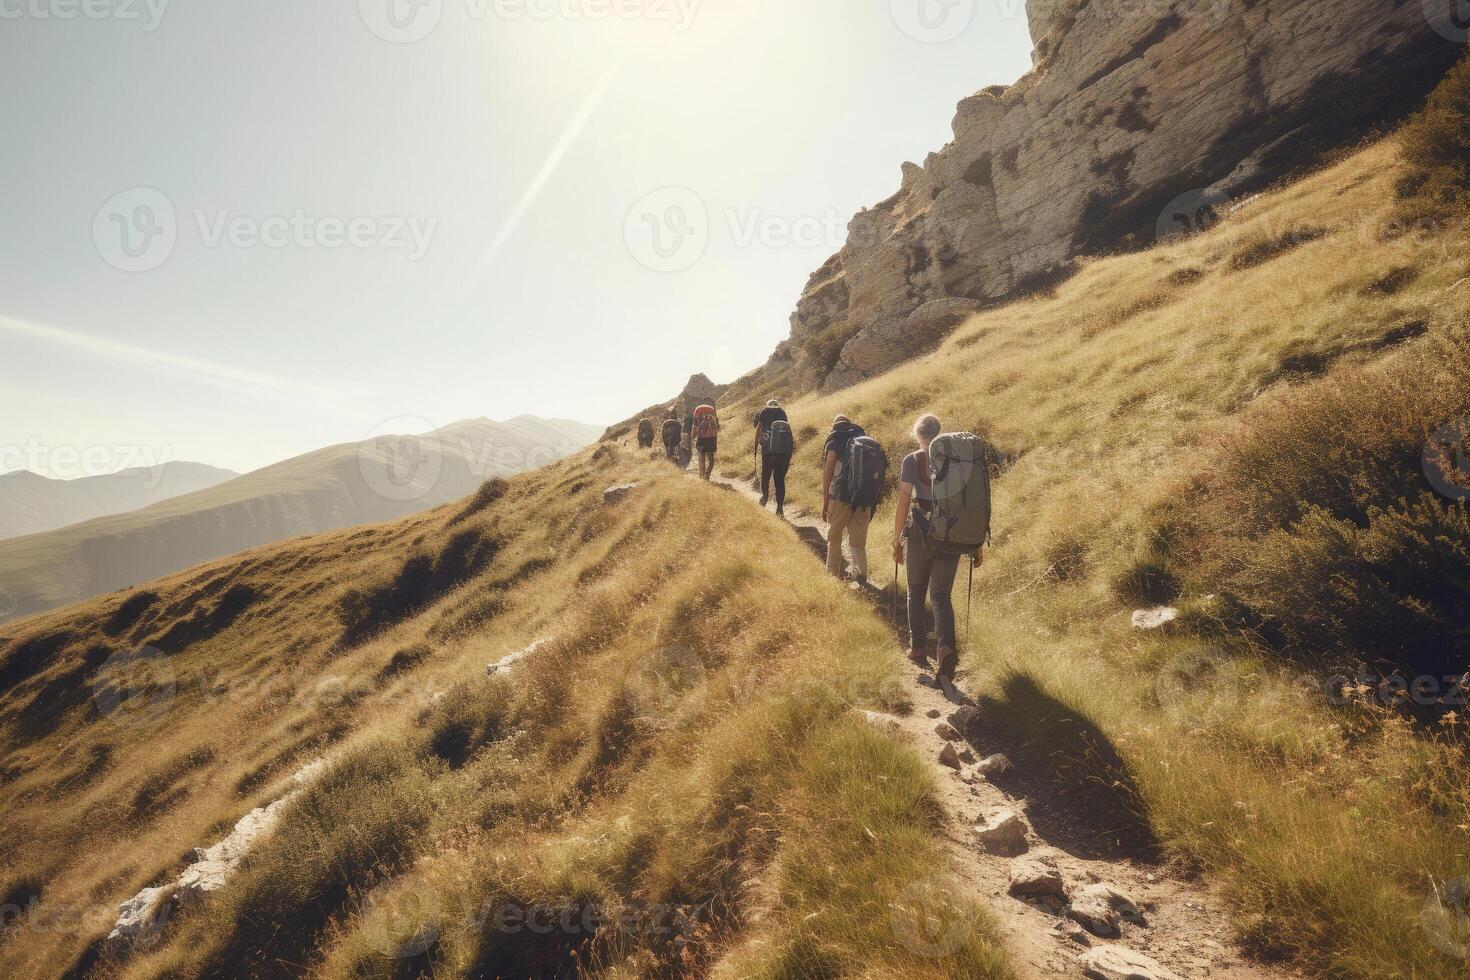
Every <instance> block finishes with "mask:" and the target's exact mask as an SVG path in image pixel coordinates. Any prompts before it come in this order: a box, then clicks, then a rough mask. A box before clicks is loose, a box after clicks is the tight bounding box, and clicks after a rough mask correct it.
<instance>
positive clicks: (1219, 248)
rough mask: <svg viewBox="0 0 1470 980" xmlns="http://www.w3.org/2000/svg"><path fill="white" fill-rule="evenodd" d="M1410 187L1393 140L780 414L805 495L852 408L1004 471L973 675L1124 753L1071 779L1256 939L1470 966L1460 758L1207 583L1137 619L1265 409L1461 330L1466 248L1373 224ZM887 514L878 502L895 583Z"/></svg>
mask: <svg viewBox="0 0 1470 980" xmlns="http://www.w3.org/2000/svg"><path fill="white" fill-rule="evenodd" d="M1401 176H1402V164H1401V163H1400V161H1399V156H1398V149H1397V146H1396V145H1395V144H1394V143H1393V142H1392V141H1385V142H1383V143H1380V144H1377V145H1374V146H1370V147H1367V148H1365V149H1364V150H1362V151H1360V152H1358V153H1357V154H1355V155H1353V156H1352V157H1350V158H1348V159H1347V160H1345V161H1344V162H1342V163H1340V164H1338V165H1336V166H1333V167H1331V168H1329V169H1326V170H1323V171H1321V172H1319V173H1316V174H1313V175H1311V176H1309V177H1307V178H1306V179H1304V180H1302V181H1300V182H1298V183H1296V184H1293V185H1291V186H1288V187H1285V188H1284V189H1281V190H1278V191H1275V192H1273V193H1269V194H1266V195H1263V196H1261V197H1259V198H1257V199H1254V200H1252V201H1250V202H1248V203H1246V204H1245V205H1244V206H1242V207H1240V208H1239V209H1238V210H1237V211H1236V212H1235V213H1234V214H1232V215H1230V216H1228V217H1227V218H1226V220H1224V221H1223V222H1222V223H1221V224H1220V225H1218V226H1216V227H1215V228H1213V229H1211V230H1209V231H1208V232H1206V233H1203V234H1200V235H1198V236H1195V237H1193V238H1190V239H1186V240H1183V241H1177V242H1174V243H1171V244H1167V245H1164V246H1161V247H1158V248H1155V249H1153V250H1150V251H1147V252H1143V253H1139V254H1134V255H1128V256H1120V257H1112V258H1106V259H1099V260H1094V261H1087V262H1084V263H1082V265H1081V268H1080V271H1079V272H1078V274H1077V275H1075V276H1074V277H1073V278H1071V279H1069V280H1068V281H1066V282H1064V283H1062V284H1061V285H1060V286H1058V287H1057V288H1056V289H1055V291H1054V292H1053V293H1052V294H1050V295H1045V296H1040V297H1037V298H1034V299H1030V300H1027V301H1024V302H1019V303H1014V304H1010V305H1007V306H1004V307H1001V308H999V309H996V310H993V311H989V312H986V313H983V314H980V315H978V316H976V317H974V318H973V319H972V320H971V321H970V322H969V323H968V324H966V325H964V326H962V327H961V328H959V329H958V330H957V331H956V332H955V333H954V334H953V335H952V336H951V337H950V338H949V339H948V340H947V341H946V343H945V344H944V345H943V346H942V347H941V348H940V349H939V350H938V351H936V352H935V353H933V354H931V355H928V356H925V357H922V358H920V359H917V360H916V361H914V362H911V363H909V364H907V365H904V366H903V367H901V368H898V369H896V370H894V371H892V372H890V373H888V374H886V375H883V376H882V377H879V378H875V379H872V380H870V381H867V382H865V383H863V384H859V385H857V386H855V387H852V388H850V389H847V390H844V391H841V392H837V393H834V394H831V395H827V396H824V397H814V396H806V397H801V398H798V399H796V400H794V401H788V403H787V408H788V411H789V413H790V415H791V417H792V422H793V427H794V428H795V429H796V431H797V432H798V433H799V434H802V436H803V437H804V438H803V441H802V444H801V445H799V446H798V455H797V458H796V460H795V462H794V464H793V467H792V472H791V481H790V482H791V485H792V496H793V497H794V498H795V499H796V500H797V502H798V503H799V504H804V505H806V506H809V507H813V508H815V507H816V506H818V505H819V488H818V481H819V477H820V456H821V435H822V434H824V433H825V432H826V431H827V428H828V425H829V423H830V420H831V418H832V417H833V415H834V414H836V413H838V412H842V413H845V414H847V415H849V416H851V417H852V418H853V419H854V420H855V421H857V422H859V423H860V424H862V425H864V426H865V427H866V428H867V430H868V432H869V434H871V435H873V436H875V437H876V438H878V439H879V440H880V441H882V442H883V443H884V444H885V446H887V447H888V449H889V452H890V455H891V457H892V459H893V461H894V464H895V466H896V463H897V460H898V459H899V458H900V456H901V454H903V453H906V452H909V451H910V450H911V449H912V448H914V446H913V441H912V438H911V437H910V436H909V435H908V430H909V428H910V426H911V425H912V424H913V422H914V420H915V418H916V417H917V415H918V414H919V413H921V412H926V411H932V412H934V413H935V414H937V415H938V416H939V417H940V418H941V419H942V420H943V421H944V422H945V424H946V427H947V428H949V429H952V430H958V429H970V430H972V431H978V432H983V433H985V434H987V435H988V436H989V437H990V438H991V440H992V441H993V442H994V444H995V445H996V446H997V447H998V449H999V450H1000V451H1001V453H1002V454H1003V456H1004V457H1005V458H1006V459H1007V461H1008V462H1009V461H1011V460H1014V461H1013V462H1009V465H1008V467H1007V468H1006V470H1005V472H1004V475H1003V476H1002V477H1001V478H1000V479H999V480H998V481H997V483H996V485H995V488H996V491H995V492H996V495H997V496H996V525H995V530H994V542H993V547H992V548H991V549H990V551H989V554H988V561H987V564H986V566H985V567H984V569H983V570H982V572H981V573H980V574H979V577H978V578H977V581H976V588H977V594H976V613H975V629H974V637H973V644H972V648H971V651H970V653H969V654H968V656H967V657H966V658H965V660H964V664H965V666H966V667H967V668H968V670H969V674H968V677H967V678H965V677H963V676H962V686H965V687H967V689H968V690H970V691H971V692H972V693H973V694H975V695H977V696H978V697H981V698H983V699H987V706H988V709H989V710H990V711H992V712H995V713H998V714H999V716H1000V717H1002V718H1009V719H1013V720H1014V722H1015V726H1014V727H1016V728H1018V729H1023V728H1027V726H1028V724H1029V720H1030V719H1033V718H1034V717H1036V716H1037V713H1038V712H1043V713H1044V716H1045V717H1056V718H1062V717H1067V718H1071V719H1074V720H1075V719H1077V718H1081V719H1086V720H1088V721H1089V722H1090V724H1092V725H1095V726H1096V728H1097V730H1098V731H1099V732H1100V733H1101V736H1102V737H1103V738H1105V739H1106V740H1107V741H1108V742H1109V743H1110V744H1109V746H1108V751H1107V752H1104V753H1101V757H1109V756H1110V755H1111V753H1112V751H1113V750H1116V755H1117V759H1118V760H1119V761H1118V762H1116V763H1114V764H1115V765H1116V766H1118V767H1119V768H1121V769H1122V770H1124V771H1122V772H1107V771H1102V767H1101V765H1100V764H1094V765H1093V766H1092V767H1091V770H1090V771H1089V770H1088V767H1087V766H1083V767H1082V769H1081V771H1079V772H1076V773H1068V772H1063V771H1061V770H1058V772H1057V774H1056V779H1057V780H1058V781H1059V782H1065V781H1067V780H1088V779H1095V780H1101V781H1102V782H1103V783H1107V782H1110V781H1112V780H1113V779H1114V778H1116V777H1126V778H1125V779H1124V783H1125V784H1128V785H1136V787H1137V792H1136V796H1135V798H1134V800H1133V808H1134V809H1135V810H1136V811H1137V812H1138V814H1139V815H1140V819H1142V820H1143V821H1145V822H1146V824H1147V827H1148V829H1149V830H1151V831H1152V832H1153V833H1154V834H1155V835H1156V836H1157V838H1158V839H1159V840H1160V841H1161V843H1162V845H1163V847H1164V849H1165V851H1166V852H1167V853H1169V854H1171V855H1172V856H1173V857H1174V858H1176V859H1178V860H1181V861H1184V862H1186V863H1188V864H1189V865H1192V866H1194V867H1198V868H1200V869H1202V870H1203V871H1205V872H1206V873H1207V875H1208V876H1209V878H1210V879H1211V880H1212V881H1213V882H1214V883H1216V884H1217V885H1218V886H1219V887H1221V888H1223V889H1225V890H1226V891H1227V892H1228V893H1229V895H1230V896H1231V898H1232V899H1233V900H1234V903H1235V907H1236V910H1237V915H1236V921H1235V927H1236V929H1237V931H1238V933H1239V934H1240V936H1241V937H1242V938H1243V940H1244V941H1245V943H1246V945H1247V948H1248V949H1250V950H1252V951H1254V952H1256V953H1258V954H1260V955H1263V956H1282V957H1288V958H1291V959H1294V960H1295V961H1297V962H1299V963H1301V964H1302V965H1304V966H1306V967H1308V968H1310V969H1311V970H1313V971H1314V972H1320V973H1323V974H1326V975H1332V976H1340V977H1364V978H1366V977H1400V976H1421V977H1430V976H1460V975H1463V971H1464V968H1465V964H1464V962H1463V961H1462V960H1459V959H1457V958H1455V957H1451V956H1448V955H1446V954H1444V953H1442V952H1441V951H1440V950H1439V949H1438V948H1437V947H1436V946H1435V945H1434V943H1433V942H1432V937H1431V935H1430V934H1429V933H1428V932H1426V931H1425V930H1424V929H1423V928H1421V922H1420V913H1421V910H1422V908H1423V906H1424V903H1425V901H1426V899H1427V898H1428V896H1429V895H1430V894H1431V890H1432V888H1433V886H1434V884H1435V883H1436V882H1441V881H1444V880H1446V879H1453V878H1455V877H1457V876H1461V875H1466V874H1470V834H1467V829H1470V795H1467V792H1466V790H1465V786H1464V783H1463V778H1462V776H1461V774H1462V773H1463V771H1464V768H1463V767H1464V765H1465V763H1466V759H1465V757H1464V754H1463V753H1462V751H1461V750H1460V748H1458V747H1457V745H1455V744H1453V743H1452V742H1450V741H1448V740H1445V739H1435V738H1429V737H1424V736H1423V735H1422V734H1416V733H1414V732H1412V731H1411V730H1409V729H1408V728H1407V727H1406V726H1405V725H1404V724H1403V722H1402V720H1401V719H1397V718H1394V717H1389V718H1382V717H1379V718H1368V717H1366V716H1364V715H1363V714H1361V713H1358V712H1347V711H1344V710H1341V709H1339V708H1337V707H1335V706H1334V705H1333V704H1332V703H1331V701H1330V699H1329V698H1328V697H1327V696H1326V695H1325V694H1324V693H1323V691H1322V690H1321V688H1320V686H1319V684H1320V678H1315V679H1314V678H1312V677H1311V676H1310V675H1308V676H1307V677H1302V676H1301V675H1299V674H1297V673H1296V672H1294V670H1292V669H1291V668H1288V667H1287V666H1284V665H1283V662H1282V661H1281V660H1279V659H1277V658H1275V657H1273V656H1271V655H1270V654H1268V653H1266V652H1264V651H1263V650H1262V649H1261V648H1260V647H1259V646H1258V645H1256V644H1254V643H1248V642H1244V639H1243V638H1241V637H1236V636H1232V635H1230V634H1229V632H1228V631H1226V630H1222V629H1221V627H1220V625H1219V624H1218V623H1215V622H1212V619H1211V617H1212V616H1213V615H1214V613H1213V611H1212V608H1211V605H1210V603H1208V602H1202V601H1200V599H1199V598H1198V597H1191V596H1185V597H1184V601H1185V607H1186V612H1187V617H1186V620H1187V621H1186V624H1185V627H1184V628H1183V629H1179V630H1176V631H1175V632H1174V633H1173V634H1171V635H1169V636H1163V637H1155V636H1146V635H1141V634H1138V633H1135V632H1134V631H1133V630H1132V629H1131V627H1130V625H1129V619H1128V614H1129V612H1130V611H1131V609H1133V608H1135V605H1136V604H1144V603H1147V602H1151V601H1158V600H1163V599H1170V598H1173V597H1174V595H1175V594H1176V593H1177V589H1178V587H1179V586H1178V582H1177V578H1178V575H1179V573H1180V569H1179V568H1177V567H1172V565H1171V562H1172V558H1171V553H1170V549H1171V547H1172V546H1173V542H1171V541H1170V540H1169V539H1168V535H1167V530H1168V529H1167V526H1166V524H1165V522H1164V520H1163V515H1164V514H1165V512H1167V511H1168V510H1169V509H1170V508H1172V507H1177V505H1178V504H1179V503H1180V501H1179V494H1180V491H1181V488H1182V487H1187V486H1188V485H1189V484H1190V482H1191V480H1192V478H1193V477H1195V476H1197V475H1199V474H1200V473H1201V472H1202V470H1203V469H1204V468H1205V467H1207V466H1209V465H1211V464H1212V462H1213V453H1214V452H1215V446H1216V442H1217V439H1218V438H1219V437H1220V435H1221V434H1222V433H1224V432H1227V431H1228V430H1229V429H1230V427H1231V426H1233V425H1235V424H1237V420H1238V419H1239V418H1240V415H1241V413H1242V411H1243V410H1244V409H1245V408H1246V407H1247V406H1250V405H1252V404H1253V403H1255V402H1256V401H1257V400H1259V399H1260V398H1261V397H1262V396H1263V395H1264V394H1267V393H1272V394H1273V395H1274V393H1276V392H1280V391H1284V390H1286V389H1287V388H1288V386H1300V385H1304V384H1311V383H1313V381H1314V379H1315V378H1316V377H1318V376H1319V375H1321V374H1323V373H1326V372H1329V371H1331V370H1333V369H1334V368H1335V367H1347V366H1351V365H1355V364H1374V363H1380V362H1383V361H1385V359H1392V358H1394V357H1395V356H1397V352H1400V351H1403V350H1406V349H1408V346H1406V345H1423V344H1424V343H1427V342H1430V340H1432V338H1435V337H1440V336H1444V335H1445V334H1446V333H1447V332H1448V331H1450V330H1451V329H1452V328H1454V327H1456V326H1457V325H1459V324H1462V323H1465V322H1467V321H1470V285H1467V284H1463V283H1462V282H1461V281H1462V280H1463V279H1465V277H1466V276H1467V275H1470V253H1467V252H1466V251H1465V250H1464V249H1463V247H1462V245H1463V243H1462V241H1461V240H1460V239H1458V238H1457V237H1456V236H1455V235H1453V234H1448V233H1447V234H1429V235H1420V234H1411V235H1387V234H1384V231H1385V229H1386V228H1390V227H1392V225H1393V222H1394V220H1395V216H1394V209H1395V206H1396V204H1395V193H1394V190H1395V186H1396V184H1397V182H1398V181H1399V179H1400V178H1401ZM1457 284H1458V285H1457ZM1421 334H1427V335H1428V337H1427V338H1425V339H1422V340H1421V339H1415V338H1417V337H1419V335H1421ZM778 394H779V392H778ZM754 408H755V406H754V405H753V404H751V405H746V404H740V405H730V406H726V408H725V412H726V414H727V416H729V417H731V418H738V417H740V416H743V415H746V414H748V413H753V412H754ZM1420 421H1421V422H1422V420H1420ZM1444 421H1448V420H1444ZM732 427H733V426H732V425H730V424H727V430H728V429H729V428H732ZM725 443H726V444H725V446H724V448H723V452H722V456H721V460H720V466H721V471H722V472H723V473H725V474H726V475H728V476H732V477H744V476H749V475H750V472H751V462H750V456H749V444H748V443H744V442H743V440H739V439H735V438H732V437H730V436H727V437H726V440H725ZM1413 475H1414V474H1413V473H1412V472H1411V473H1409V474H1408V475H1407V476H1408V478H1412V477H1413ZM1426 488H1427V485H1426ZM891 526H892V512H891V509H888V508H884V509H883V510H880V513H879V515H878V517H877V519H876V520H875V521H874V524H873V527H874V532H873V533H872V534H871V535H870V539H869V552H870V555H869V557H870V561H871V563H872V567H873V569H874V570H875V573H876V574H875V577H876V578H877V579H879V580H880V582H881V581H885V580H886V579H887V578H888V576H889V575H890V574H891V572H892V565H891V563H889V562H888V561H887V557H888V551H889V545H890V536H889V528H891ZM1063 572H1065V574H1062V573H1063ZM961 579H962V580H963V576H961ZM958 588H959V597H960V600H961V601H963V588H964V585H963V581H961V583H960V585H959V587H958ZM1018 678H1019V679H1020V681H1021V683H1018V682H1017V679H1018ZM1017 691H1025V692H1030V693H1027V694H1026V695H1025V696H1019V695H1017V694H1016V692H1017ZM1033 736H1034V744H1032V745H1031V746H1030V747H1029V750H1028V751H1029V753H1030V754H1031V755H1032V757H1033V758H1034V759H1035V760H1036V761H1037V764H1039V765H1043V766H1046V765H1049V763H1048V759H1049V758H1050V753H1052V752H1062V753H1069V752H1076V751H1077V747H1076V746H1075V745H1072V744H1070V742H1069V739H1070V728H1069V727H1068V726H1067V725H1056V726H1053V727H1052V728H1051V729H1045V730H1036V731H1033ZM1013 737H1015V736H1013ZM996 738H997V742H996V745H997V747H1005V746H1006V742H1005V739H1006V735H1005V733H1004V732H1003V731H1002V732H1000V733H998V734H997V736H996ZM1017 741H1018V742H1019V741H1020V739H1019V737H1017ZM1018 749H1026V747H1025V746H1018ZM1057 788H1058V790H1059V793H1060V795H1061V796H1065V793H1064V792H1061V791H1065V790H1067V789H1068V788H1069V787H1067V786H1058V787H1057ZM1077 817H1078V819H1081V820H1084V821H1085V820H1086V819H1087V815H1086V814H1085V813H1081V814H1077Z"/></svg>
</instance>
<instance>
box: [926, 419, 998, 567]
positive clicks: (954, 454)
mask: <svg viewBox="0 0 1470 980" xmlns="http://www.w3.org/2000/svg"><path fill="white" fill-rule="evenodd" d="M929 479H930V481H931V482H932V483H933V485H934V511H933V513H932V514H931V515H930V521H931V522H932V524H933V526H934V542H935V544H936V545H938V546H939V549H940V550H941V551H943V552H946V553H948V554H960V555H963V554H969V553H970V552H972V551H974V550H975V549H976V548H978V547H980V546H981V545H983V544H985V542H986V540H987V539H988V538H989V537H990V468H989V467H988V466H987V465H986V463H985V441H984V440H983V439H981V438H980V437H979V436H976V435H971V434H970V433H968V432H951V433H946V434H945V435H942V436H939V437H938V438H936V439H935V440H934V442H933V443H932V444H931V445H930V446H929Z"/></svg>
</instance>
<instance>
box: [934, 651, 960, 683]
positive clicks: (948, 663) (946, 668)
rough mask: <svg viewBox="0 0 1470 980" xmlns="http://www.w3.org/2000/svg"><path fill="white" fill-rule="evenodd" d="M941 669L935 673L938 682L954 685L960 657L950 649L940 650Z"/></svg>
mask: <svg viewBox="0 0 1470 980" xmlns="http://www.w3.org/2000/svg"><path fill="white" fill-rule="evenodd" d="M938 657H939V669H938V670H936V671H935V672H934V676H935V678H936V679H937V680H939V681H941V682H943V681H949V682H950V683H951V684H953V683H954V672H955V671H956V670H958V669H959V666H960V655H959V653H958V652H956V651H954V650H951V649H949V648H948V647H940V648H939V654H938Z"/></svg>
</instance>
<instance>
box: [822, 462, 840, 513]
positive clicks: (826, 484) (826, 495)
mask: <svg viewBox="0 0 1470 980" xmlns="http://www.w3.org/2000/svg"><path fill="white" fill-rule="evenodd" d="M836 472H837V454H836V453H834V452H832V451H831V450H830V449H829V450H827V465H826V466H825V467H824V468H823V469H822V520H824V521H825V520H826V519H827V504H828V502H829V501H830V500H831V497H832V474H833V473H836Z"/></svg>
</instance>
